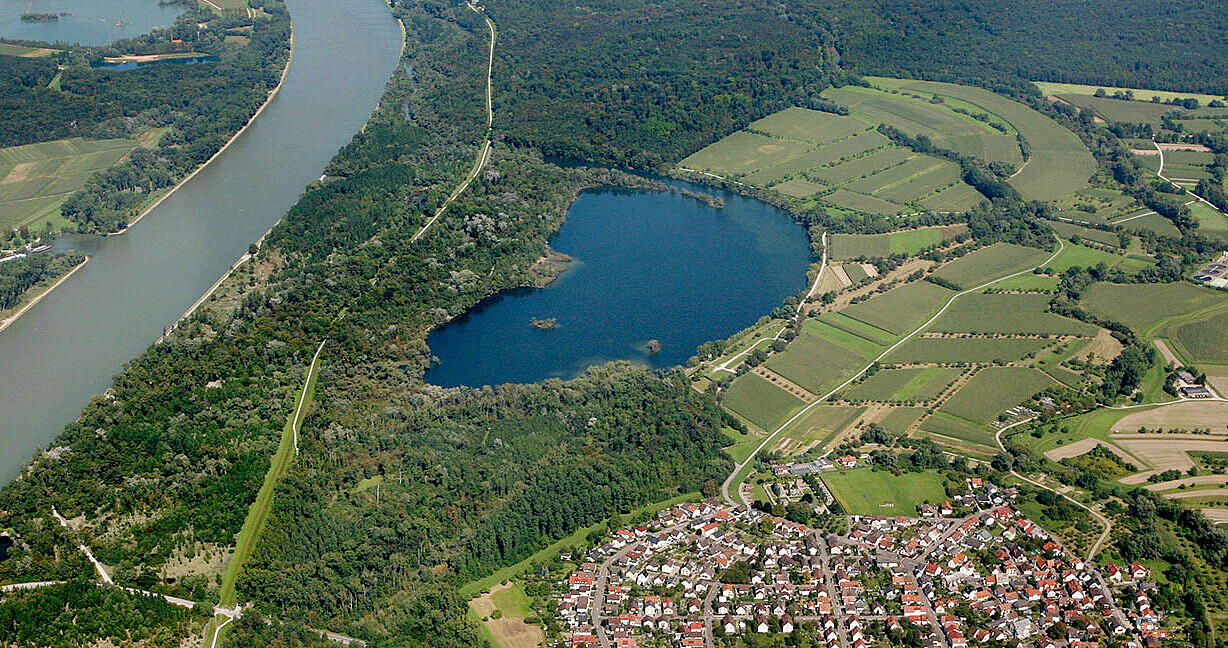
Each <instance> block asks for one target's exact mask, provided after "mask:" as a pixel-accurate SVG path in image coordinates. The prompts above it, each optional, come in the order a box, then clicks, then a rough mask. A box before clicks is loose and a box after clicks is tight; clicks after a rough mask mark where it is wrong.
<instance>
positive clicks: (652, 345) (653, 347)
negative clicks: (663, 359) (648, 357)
mask: <svg viewBox="0 0 1228 648" xmlns="http://www.w3.org/2000/svg"><path fill="white" fill-rule="evenodd" d="M648 352H649V353H651V354H653V355H656V354H658V353H660V352H661V341H660V340H649V341H648Z"/></svg>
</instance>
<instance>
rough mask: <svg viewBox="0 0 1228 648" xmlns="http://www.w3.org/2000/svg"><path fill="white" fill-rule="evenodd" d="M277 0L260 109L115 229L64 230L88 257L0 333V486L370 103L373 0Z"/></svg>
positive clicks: (270, 215)
mask: <svg viewBox="0 0 1228 648" xmlns="http://www.w3.org/2000/svg"><path fill="white" fill-rule="evenodd" d="M125 1H127V0H125ZM11 4H13V3H12V2H11V0H4V5H3V7H4V8H5V10H6V11H7V10H8V9H9V5H11ZM21 4H22V5H25V4H26V0H22V2H21ZM35 4H40V3H37V2H36V3H35ZM89 4H94V2H91V3H89ZM286 4H287V7H288V8H289V10H290V15H291V17H292V19H293V21H294V27H295V53H294V61H293V64H292V65H291V67H290V71H289V74H288V76H287V77H286V80H285V83H284V84H283V86H282V88H281V92H280V94H278V96H277V97H276V98H275V99H274V100H273V101H272V103H271V104H270V105H269V106H268V108H267V109H266V110H265V111H264V113H263V114H261V115H260V117H259V118H258V119H256V120H255V122H254V123H253V124H252V126H251V127H250V128H248V130H247V131H246V132H244V133H243V135H242V136H240V137H239V139H238V140H236V141H235V143H234V145H233V146H231V147H230V148H229V149H228V150H227V151H226V152H225V153H223V154H222V155H221V156H219V157H218V158H217V159H216V160H214V161H213V163H212V164H210V165H209V166H208V167H206V168H205V169H204V170H203V171H201V172H200V173H199V174H197V176H196V177H195V178H193V179H192V180H191V181H190V182H188V183H187V184H185V185H184V186H183V187H181V188H180V189H179V191H177V192H176V193H175V194H173V195H172V196H171V197H170V198H168V199H167V200H165V201H164V202H163V203H162V204H161V205H160V206H159V207H158V208H157V209H155V210H154V211H153V212H151V213H150V214H149V215H148V216H146V217H145V218H144V219H143V220H141V221H140V223H138V224H137V225H136V226H135V227H133V228H132V229H131V230H129V231H128V232H127V233H126V234H123V235H122V236H116V237H110V238H106V239H85V240H78V241H73V245H75V246H77V247H78V248H79V249H82V250H84V251H85V252H86V253H87V254H89V255H90V257H91V260H90V262H89V263H88V264H86V266H85V267H84V268H82V269H81V270H80V271H78V272H77V273H76V274H75V275H73V276H72V277H71V278H70V279H69V280H68V281H66V282H65V283H64V284H63V285H61V286H60V287H59V288H57V289H56V290H55V291H53V292H52V293H51V294H50V295H48V296H47V298H46V299H44V300H43V301H41V302H40V303H39V304H38V305H36V306H35V307H34V308H32V309H30V310H29V311H28V312H26V314H25V315H24V316H22V318H21V319H19V320H18V321H17V322H15V323H14V324H13V325H12V326H10V327H9V328H8V329H6V330H5V331H4V332H3V333H0V483H7V482H8V481H9V480H10V479H12V478H13V477H14V476H15V475H16V474H17V472H18V471H19V469H20V467H21V465H22V464H23V463H24V462H26V461H27V460H29V458H30V457H31V455H32V453H33V452H34V450H35V449H36V448H37V447H46V446H47V445H48V444H49V443H50V442H51V441H52V440H53V439H54V438H55V437H56V436H57V435H58V434H59V432H60V431H61V430H62V429H63V428H64V425H65V424H67V423H68V422H70V421H72V420H73V419H74V418H76V416H77V415H78V413H79V412H80V410H81V407H82V406H84V405H85V404H86V403H87V402H88V400H89V399H90V397H92V396H94V395H97V394H100V393H101V392H103V391H104V390H105V389H106V388H107V387H108V386H109V384H110V381H111V377H112V376H113V375H114V374H115V373H116V372H118V371H119V370H120V368H121V367H122V365H123V363H124V362H125V361H126V360H128V359H130V358H133V357H135V356H137V355H138V354H140V353H141V352H142V351H144V350H145V349H146V348H147V347H148V346H149V344H150V343H151V342H153V341H154V340H155V339H157V338H158V336H159V335H160V334H161V333H162V331H163V329H164V328H165V327H167V326H169V325H170V324H171V323H173V322H174V321H175V320H176V319H177V318H178V317H179V316H180V315H181V314H182V313H183V312H184V311H185V310H187V308H188V307H189V306H190V305H191V304H192V302H194V301H196V299H197V298H198V297H199V296H200V295H201V294H202V293H204V292H205V291H206V290H207V289H208V288H209V286H210V285H211V284H212V283H213V282H214V281H216V280H217V278H218V277H219V276H221V275H222V273H223V272H225V271H226V269H227V268H228V267H229V266H230V265H231V264H232V263H233V262H234V261H235V259H237V258H238V257H239V256H240V255H241V254H242V253H243V252H244V251H246V249H247V246H248V244H250V243H251V242H253V241H255V240H256V239H257V238H259V237H260V235H261V234H262V233H264V231H265V230H267V229H268V228H269V227H270V226H271V225H272V224H273V223H274V222H276V221H277V219H278V218H280V217H281V216H282V215H283V214H284V213H285V212H286V210H287V209H288V208H289V207H290V206H291V205H292V204H293V203H294V202H295V200H297V198H298V196H299V195H300V194H301V192H302V190H303V188H304V187H305V185H306V184H307V183H309V182H310V181H312V180H314V179H315V178H317V177H318V176H319V175H320V172H321V170H322V169H323V168H324V165H325V164H326V163H327V162H328V160H329V158H331V157H332V156H333V155H334V154H335V153H336V151H337V149H338V148H339V147H341V146H342V145H344V144H345V143H346V142H348V141H349V139H350V138H351V137H352V136H353V134H354V133H355V132H357V131H358V130H359V129H360V128H362V125H363V124H364V123H365V122H366V120H367V118H368V116H369V115H370V112H371V110H372V109H373V108H374V107H375V104H376V102H377V101H378V100H379V97H380V94H381V93H382V91H383V88H384V85H385V83H386V81H387V79H388V78H389V76H391V74H392V70H393V69H394V67H395V66H396V65H397V58H398V52H399V51H400V39H401V32H400V29H399V28H398V26H397V24H396V21H395V20H394V19H393V18H392V15H391V14H390V12H389V11H388V6H387V4H386V3H384V2H383V1H382V0H287V2H286ZM140 6H142V7H144V8H146V9H148V10H149V11H160V10H159V9H158V8H157V6H156V3H154V2H149V1H145V2H142V3H141V5H140ZM40 7H41V4H40ZM172 20H173V16H172ZM159 21H160V19H159ZM127 22H135V20H127ZM0 24H2V25H4V26H7V25H8V23H0ZM146 31H147V30H146ZM138 33H139V32H138ZM0 35H4V36H13V37H22V38H34V37H35V36H29V35H24V34H22V33H10V32H7V31H2V30H0ZM37 37H38V38H48V39H51V40H55V39H56V37H55V36H37Z"/></svg>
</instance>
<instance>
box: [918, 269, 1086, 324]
mask: <svg viewBox="0 0 1228 648" xmlns="http://www.w3.org/2000/svg"><path fill="white" fill-rule="evenodd" d="M1023 276H1025V277H1034V276H1035V275H1031V274H1028V275H1023ZM1048 306H1049V295H1043V294H1038V295H1016V294H986V293H973V294H968V295H964V296H963V297H960V298H959V299H957V300H955V303H953V304H951V307H950V308H948V309H947V311H946V312H945V313H943V314H942V317H940V318H938V321H937V322H934V324H933V325H932V326H930V329H929V330H932V331H942V332H948V333H991V334H992V333H1008V334H1016V335H1039V334H1043V333H1049V334H1052V335H1080V336H1091V335H1095V334H1096V330H1097V328H1096V327H1095V326H1094V325H1092V324H1087V323H1085V322H1080V321H1078V320H1074V319H1070V318H1067V317H1062V316H1060V315H1055V314H1053V313H1047V312H1045V310H1046V309H1047V308H1048Z"/></svg>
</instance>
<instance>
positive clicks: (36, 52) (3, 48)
mask: <svg viewBox="0 0 1228 648" xmlns="http://www.w3.org/2000/svg"><path fill="white" fill-rule="evenodd" d="M58 52H59V50H54V49H50V48H46V47H28V46H26V45H15V44H13V43H0V56H19V57H22V58H41V57H44V56H51V55H52V54H56V53H58Z"/></svg>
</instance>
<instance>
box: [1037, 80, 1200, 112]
mask: <svg viewBox="0 0 1228 648" xmlns="http://www.w3.org/2000/svg"><path fill="white" fill-rule="evenodd" d="M1032 85H1034V86H1036V87H1037V88H1038V89H1040V91H1041V92H1042V93H1043V94H1046V95H1067V94H1072V95H1086V96H1093V95H1095V94H1096V91H1097V90H1104V91H1105V93H1106V94H1110V95H1112V94H1117V93H1119V92H1120V93H1122V94H1125V93H1127V92H1130V93H1133V94H1134V97H1135V98H1136V99H1137V100H1139V101H1145V102H1150V101H1151V98H1152V97H1159V98H1160V101H1169V100H1171V99H1197V100H1198V102H1199V103H1202V104H1207V103H1210V102H1212V101H1215V100H1216V99H1219V100H1223V99H1224V97H1223V96H1221V95H1209V94H1199V93H1197V92H1171V91H1168V90H1147V89H1144V88H1119V87H1116V86H1097V85H1085V84H1081V83H1054V82H1049V81H1033V82H1032ZM1114 101H1116V100H1114ZM1170 108H1171V106H1170Z"/></svg>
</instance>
